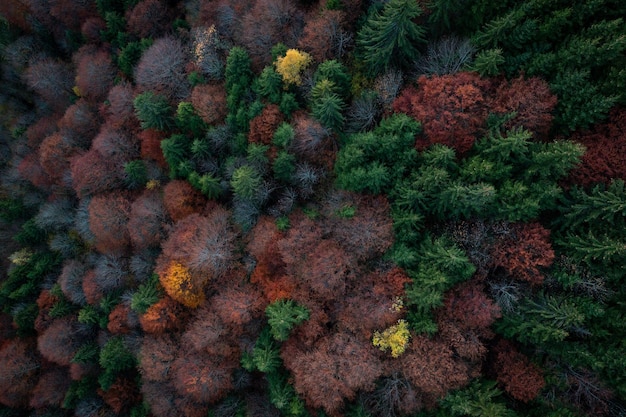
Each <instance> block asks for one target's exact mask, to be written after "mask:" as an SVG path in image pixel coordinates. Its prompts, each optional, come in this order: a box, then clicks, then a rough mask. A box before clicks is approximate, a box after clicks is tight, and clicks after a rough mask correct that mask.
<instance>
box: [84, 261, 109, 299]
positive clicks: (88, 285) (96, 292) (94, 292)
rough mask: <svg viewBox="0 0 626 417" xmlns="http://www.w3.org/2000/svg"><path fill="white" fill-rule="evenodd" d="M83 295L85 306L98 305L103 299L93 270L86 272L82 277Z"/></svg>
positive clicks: (102, 292)
mask: <svg viewBox="0 0 626 417" xmlns="http://www.w3.org/2000/svg"><path fill="white" fill-rule="evenodd" d="M83 293H85V299H86V300H87V304H90V305H92V306H95V305H98V304H100V300H102V297H104V290H103V289H102V287H101V286H100V284H98V275H97V274H96V271H95V270H94V269H91V270H89V271H87V272H86V273H85V276H84V277H83Z"/></svg>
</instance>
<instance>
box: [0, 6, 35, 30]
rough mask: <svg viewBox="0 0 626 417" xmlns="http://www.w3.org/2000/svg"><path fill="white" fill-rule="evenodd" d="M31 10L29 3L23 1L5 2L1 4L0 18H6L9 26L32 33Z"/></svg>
mask: <svg viewBox="0 0 626 417" xmlns="http://www.w3.org/2000/svg"><path fill="white" fill-rule="evenodd" d="M29 15H30V10H29V7H28V2H25V1H23V0H5V1H3V2H2V3H0V16H2V17H4V18H5V19H6V20H7V22H8V23H9V25H11V26H14V27H18V28H20V29H21V30H23V31H24V32H30V30H31V25H30V19H29Z"/></svg>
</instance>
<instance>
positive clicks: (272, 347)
mask: <svg viewBox="0 0 626 417" xmlns="http://www.w3.org/2000/svg"><path fill="white" fill-rule="evenodd" d="M252 363H253V364H254V368H255V369H256V370H258V371H259V372H263V373H266V374H269V373H274V372H276V371H278V368H280V366H281V365H282V360H281V359H280V347H279V345H278V344H277V343H276V341H275V340H274V338H273V337H272V334H271V332H270V329H269V327H266V328H265V329H263V331H262V332H261V334H260V335H259V338H258V339H257V341H256V343H255V345H254V349H253V351H252Z"/></svg>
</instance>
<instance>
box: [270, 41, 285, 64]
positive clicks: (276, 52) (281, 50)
mask: <svg viewBox="0 0 626 417" xmlns="http://www.w3.org/2000/svg"><path fill="white" fill-rule="evenodd" d="M288 50H289V48H288V47H287V45H285V44H284V43H282V42H279V43H277V44H276V45H274V46H272V49H271V50H270V53H271V55H272V62H274V61H276V59H278V57H281V56H285V54H287V51H288Z"/></svg>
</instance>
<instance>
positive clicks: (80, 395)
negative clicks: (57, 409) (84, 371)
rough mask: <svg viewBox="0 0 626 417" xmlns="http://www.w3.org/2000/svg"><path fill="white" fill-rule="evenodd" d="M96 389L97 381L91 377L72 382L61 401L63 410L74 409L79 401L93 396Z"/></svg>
mask: <svg viewBox="0 0 626 417" xmlns="http://www.w3.org/2000/svg"><path fill="white" fill-rule="evenodd" d="M97 388H98V381H97V379H96V378H94V377H91V376H86V377H84V378H82V379H80V380H78V381H72V383H71V385H70V388H69V389H68V390H67V393H66V394H65V398H64V399H63V408H66V409H74V408H75V407H76V405H77V404H78V402H79V401H80V400H82V399H85V398H88V397H91V396H93V395H94V393H95V392H96V389H97Z"/></svg>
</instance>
